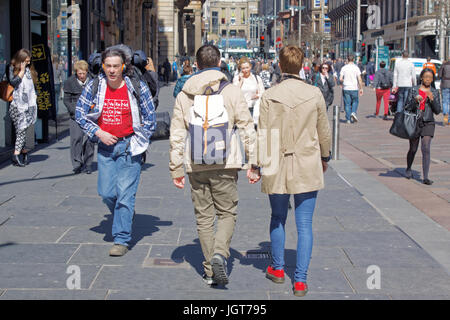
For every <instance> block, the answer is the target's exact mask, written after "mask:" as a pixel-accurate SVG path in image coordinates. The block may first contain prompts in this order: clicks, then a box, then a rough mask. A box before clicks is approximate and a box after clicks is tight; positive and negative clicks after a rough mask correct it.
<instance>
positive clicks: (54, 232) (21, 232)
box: [0, 225, 68, 243]
mask: <svg viewBox="0 0 450 320" xmlns="http://www.w3.org/2000/svg"><path fill="white" fill-rule="evenodd" d="M67 230H68V228H67V227H42V226H37V227H19V226H11V227H10V226H8V225H4V226H1V227H0V243H7V242H16V243H55V242H56V241H57V240H58V239H59V238H60V237H61V236H62V235H63V234H64V233H65V232H66V231H67Z"/></svg>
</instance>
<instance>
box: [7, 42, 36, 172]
mask: <svg viewBox="0 0 450 320" xmlns="http://www.w3.org/2000/svg"><path fill="white" fill-rule="evenodd" d="M7 80H8V82H9V84H10V85H11V86H12V87H13V88H14V91H13V101H12V102H11V104H10V105H9V116H10V117H11V120H12V122H13V124H14V128H15V130H16V143H15V147H14V154H13V156H12V163H13V165H15V166H18V167H25V165H27V164H28V163H29V158H28V150H27V149H31V148H32V147H33V146H29V147H28V148H27V146H26V144H27V141H26V140H27V139H26V136H27V129H28V128H32V125H33V124H35V123H36V119H37V101H36V100H37V96H36V91H35V88H34V83H36V82H37V72H36V70H35V69H34V67H33V65H32V64H31V52H30V51H29V50H27V49H20V50H19V51H18V52H16V54H15V55H14V56H13V58H12V60H11V63H10V64H9V66H8V67H7Z"/></svg>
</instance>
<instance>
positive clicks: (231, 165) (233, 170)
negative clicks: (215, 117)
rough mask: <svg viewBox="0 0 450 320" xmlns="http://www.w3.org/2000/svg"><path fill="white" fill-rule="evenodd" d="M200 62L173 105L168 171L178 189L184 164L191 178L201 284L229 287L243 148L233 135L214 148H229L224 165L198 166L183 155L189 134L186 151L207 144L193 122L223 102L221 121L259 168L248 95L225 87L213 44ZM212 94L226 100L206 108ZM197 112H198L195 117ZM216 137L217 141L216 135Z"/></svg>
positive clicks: (203, 51)
mask: <svg viewBox="0 0 450 320" xmlns="http://www.w3.org/2000/svg"><path fill="white" fill-rule="evenodd" d="M196 57H197V63H198V67H199V69H200V72H199V73H197V74H194V75H193V76H192V77H191V78H190V79H189V80H188V81H187V82H186V83H185V85H184V87H183V90H182V91H181V92H180V93H179V94H178V96H177V99H176V101H175V106H174V110H173V116H172V122H171V127H170V164H169V167H170V173H171V176H172V179H173V183H174V185H175V186H176V187H177V188H180V189H183V188H184V186H185V170H184V168H183V165H184V166H185V168H186V172H187V174H188V176H189V182H190V186H191V194H192V202H193V204H194V211H195V217H196V221H197V232H198V237H199V240H200V246H201V248H202V252H203V256H204V261H203V269H204V274H203V281H204V282H205V283H206V284H208V285H214V284H222V285H225V284H227V283H228V275H227V273H228V270H227V259H228V258H229V257H230V242H231V238H232V236H233V232H234V228H235V224H236V209H237V205H238V199H239V196H238V190H237V179H238V171H239V170H241V168H242V161H243V159H242V155H241V151H240V144H239V143H238V139H237V137H236V133H234V130H233V133H232V135H231V137H230V139H229V141H230V142H229V144H226V143H225V142H223V141H217V140H215V141H214V143H212V145H213V146H211V148H215V147H214V146H216V147H217V148H219V147H220V148H221V150H223V148H226V150H227V152H226V153H227V157H226V159H225V161H220V162H219V163H217V162H215V161H211V162H209V164H203V162H200V161H198V162H197V161H195V159H193V157H192V153H191V152H189V153H188V154H187V155H185V152H186V148H185V147H186V140H187V139H186V138H187V136H188V134H189V133H190V132H191V134H190V139H189V141H190V142H191V144H190V146H188V147H190V150H191V151H192V150H197V149H198V148H199V147H200V150H203V140H201V139H199V138H197V139H199V140H197V139H196V138H195V137H198V136H195V135H193V134H192V131H191V127H192V126H193V123H192V122H191V121H192V120H194V119H193V117H194V116H195V114H198V115H199V116H200V117H202V116H201V115H202V114H203V115H204V114H205V109H206V112H208V111H210V112H211V109H213V110H214V108H219V104H220V100H222V98H223V100H222V101H223V103H222V104H221V106H220V107H221V110H217V111H222V113H221V114H227V115H228V117H227V119H223V120H224V121H227V123H228V128H229V129H231V128H234V127H236V128H237V129H239V133H240V137H241V140H242V144H243V147H244V148H243V149H244V150H245V155H246V159H254V162H253V163H249V164H250V165H251V164H253V165H256V158H255V156H254V151H255V148H256V133H255V130H254V124H253V121H252V117H251V115H250V112H249V110H248V107H247V102H246V100H245V98H244V95H243V94H242V92H241V90H239V88H237V87H236V86H234V85H231V84H229V83H228V82H227V78H226V76H225V75H224V74H223V73H222V72H221V71H220V69H219V66H220V51H219V49H218V48H217V47H215V46H213V45H204V46H202V47H200V49H199V50H198V51H197V55H196ZM211 91H212V92H217V94H220V95H221V96H222V97H219V99H217V100H215V101H216V102H217V103H216V104H214V105H211V106H210V109H208V106H207V105H206V106H205V104H204V102H203V103H202V101H206V103H207V101H208V98H206V99H202V98H204V97H205V95H207V97H210V98H211V99H214V96H215V95H213V94H212V92H211ZM208 95H209V96H208ZM199 98H200V99H199ZM200 103H202V104H200ZM194 108H195V110H196V111H197V112H196V113H194V110H193V109H194ZM223 108H225V110H223ZM224 111H226V113H225V112H224ZM206 118H208V117H206ZM202 120H203V119H202ZM202 120H201V122H202V124H203V123H204V122H203V121H202ZM204 124H207V123H204ZM218 130H219V129H218ZM202 136H203V135H202ZM214 137H216V138H215V139H217V135H216V136H214ZM199 144H200V145H199ZM216 150H218V149H216ZM216 217H217V225H216V231H215V227H214V221H215V219H216Z"/></svg>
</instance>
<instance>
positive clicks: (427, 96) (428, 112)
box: [405, 69, 441, 185]
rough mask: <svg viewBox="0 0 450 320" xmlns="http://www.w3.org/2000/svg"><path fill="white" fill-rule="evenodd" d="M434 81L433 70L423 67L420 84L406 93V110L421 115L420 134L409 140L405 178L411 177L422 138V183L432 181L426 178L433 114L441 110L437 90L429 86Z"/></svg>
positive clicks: (432, 134)
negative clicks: (417, 111) (417, 112)
mask: <svg viewBox="0 0 450 320" xmlns="http://www.w3.org/2000/svg"><path fill="white" fill-rule="evenodd" d="M433 81H434V72H433V70H431V69H424V70H422V72H421V73H420V83H421V84H420V85H419V86H417V87H414V88H412V89H411V90H410V91H409V94H408V99H407V102H408V105H407V106H406V107H407V109H408V110H412V111H413V112H415V111H416V110H418V109H419V110H420V112H421V115H422V116H421V117H420V118H419V121H418V124H417V125H418V126H419V128H420V135H419V137H417V138H415V139H410V140H409V151H408V155H407V167H406V172H405V174H406V178H408V179H411V178H412V171H411V167H412V164H413V162H414V157H415V155H416V152H417V149H418V148H419V142H420V140H421V139H422V170H423V177H422V178H423V180H422V182H423V184H426V185H431V184H433V181H432V180H430V179H428V173H429V171H430V162H431V140H432V139H433V137H434V131H435V122H434V115H433V114H436V115H438V114H439V113H440V112H441V103H440V99H439V92H438V91H437V90H436V89H435V88H433V87H432V86H431V84H432V83H433Z"/></svg>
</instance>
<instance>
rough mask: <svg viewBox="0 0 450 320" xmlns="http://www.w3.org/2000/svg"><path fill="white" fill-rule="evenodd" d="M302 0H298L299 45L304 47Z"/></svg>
mask: <svg viewBox="0 0 450 320" xmlns="http://www.w3.org/2000/svg"><path fill="white" fill-rule="evenodd" d="M301 7H302V0H298V47H299V48H301V47H302V10H301Z"/></svg>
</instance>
